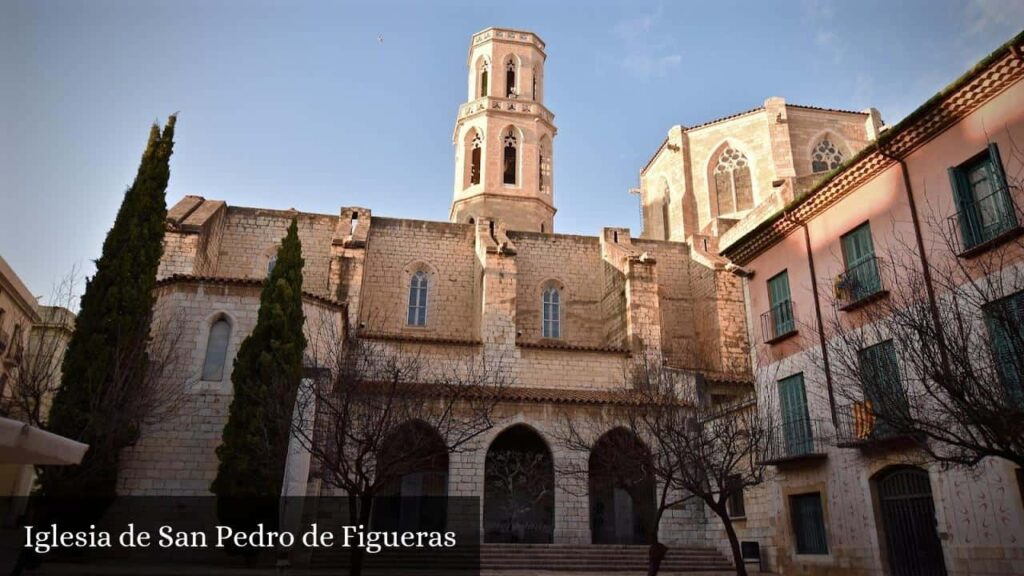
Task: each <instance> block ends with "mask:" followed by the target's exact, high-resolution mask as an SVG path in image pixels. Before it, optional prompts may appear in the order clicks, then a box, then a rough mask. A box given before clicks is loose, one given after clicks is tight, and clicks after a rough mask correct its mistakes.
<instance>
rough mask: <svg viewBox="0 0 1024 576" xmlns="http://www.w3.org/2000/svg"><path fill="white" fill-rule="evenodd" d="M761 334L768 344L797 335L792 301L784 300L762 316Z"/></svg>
mask: <svg viewBox="0 0 1024 576" xmlns="http://www.w3.org/2000/svg"><path fill="white" fill-rule="evenodd" d="M761 333H762V334H763V335H764V341H765V343H768V344H770V343H772V342H776V341H778V340H781V339H783V338H785V337H786V336H789V335H790V334H796V315H794V314H793V301H792V300H783V301H782V302H779V303H778V304H776V305H775V306H772V307H771V308H769V309H768V311H767V312H765V313H764V314H761Z"/></svg>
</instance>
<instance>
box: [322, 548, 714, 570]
mask: <svg viewBox="0 0 1024 576" xmlns="http://www.w3.org/2000/svg"><path fill="white" fill-rule="evenodd" d="M648 552H649V549H648V547H647V546H645V545H624V544H620V545H592V546H587V545H570V544H483V545H481V546H480V556H479V561H480V568H481V569H483V570H489V571H494V570H527V571H539V570H551V571H569V570H590V571H596V572H625V571H634V572H635V571H640V572H643V571H646V568H647V558H648ZM475 560H476V558H475V551H473V550H461V549H460V550H414V551H390V552H389V553H388V554H386V555H382V556H367V557H366V560H365V562H366V564H365V565H366V567H367V568H371V567H372V568H376V569H387V568H403V567H409V566H411V565H413V566H424V565H425V564H428V565H430V567H434V566H435V565H436V566H437V567H438V568H440V567H442V566H451V567H453V568H454V567H459V566H466V565H467V562H469V564H470V565H472V563H473V562H475ZM347 562H348V550H346V549H331V550H324V551H321V552H318V553H317V554H315V555H314V556H313V562H312V564H313V568H327V567H335V566H342V565H344V564H346V563H347ZM731 567H732V562H730V561H729V560H728V559H727V558H726V557H725V556H723V555H722V554H721V553H720V552H719V551H718V550H716V549H713V548H702V547H696V546H685V547H670V548H669V551H668V554H667V555H666V557H665V559H664V561H663V562H662V565H661V568H662V570H664V571H666V572H700V571H720V570H729V569H731Z"/></svg>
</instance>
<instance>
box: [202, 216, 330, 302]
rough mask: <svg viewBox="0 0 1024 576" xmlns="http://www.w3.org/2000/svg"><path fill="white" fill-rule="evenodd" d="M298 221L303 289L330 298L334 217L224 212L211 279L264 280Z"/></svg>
mask: <svg viewBox="0 0 1024 576" xmlns="http://www.w3.org/2000/svg"><path fill="white" fill-rule="evenodd" d="M293 217H294V218H297V220H298V230H299V241H301V242H302V258H303V259H304V260H305V262H306V263H305V266H304V267H303V270H302V288H303V290H306V291H308V292H311V293H313V294H317V295H320V296H325V297H329V296H330V293H329V291H328V282H327V278H328V272H329V269H330V262H331V259H330V256H331V254H330V248H331V239H332V238H333V235H334V229H335V226H336V224H337V219H338V218H337V216H327V215H323V214H307V213H300V212H290V211H284V210H263V209H258V208H237V207H229V208H228V209H227V214H226V219H227V222H226V223H225V225H224V231H223V233H222V236H221V241H220V243H219V244H220V254H219V258H218V261H217V265H216V267H215V268H213V269H211V270H210V272H211V275H213V276H219V277H228V278H264V277H265V276H266V274H267V264H268V262H269V261H270V258H271V257H272V256H274V255H276V254H277V248H278V247H279V246H280V244H281V239H282V238H284V236H285V233H287V231H288V225H289V224H291V221H292V218H293Z"/></svg>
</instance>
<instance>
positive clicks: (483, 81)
mask: <svg viewBox="0 0 1024 576" xmlns="http://www.w3.org/2000/svg"><path fill="white" fill-rule="evenodd" d="M475 68H476V89H475V90H474V97H475V98H483V97H485V96H490V95H491V84H492V80H491V59H490V58H488V57H486V56H480V57H479V58H477V59H476V65H475Z"/></svg>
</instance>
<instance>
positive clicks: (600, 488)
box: [588, 428, 655, 544]
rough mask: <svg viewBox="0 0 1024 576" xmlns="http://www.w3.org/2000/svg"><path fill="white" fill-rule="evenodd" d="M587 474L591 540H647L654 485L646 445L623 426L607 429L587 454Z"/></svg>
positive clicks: (648, 538)
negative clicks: (588, 459)
mask: <svg viewBox="0 0 1024 576" xmlns="http://www.w3.org/2000/svg"><path fill="white" fill-rule="evenodd" d="M588 476H589V477H588V484H589V486H588V487H589V490H588V492H589V498H590V533H591V541H592V543H594V544H647V543H649V542H650V536H651V535H650V531H651V526H652V523H653V520H654V513H655V488H654V476H653V474H652V471H651V455H650V451H649V450H648V449H647V446H645V445H644V443H643V442H641V441H640V439H639V438H637V437H636V436H635V435H633V433H632V432H629V431H628V430H626V429H624V428H615V429H613V430H610V431H608V432H606V433H605V434H604V435H603V436H601V438H599V439H598V441H597V442H596V443H595V444H594V448H593V450H592V451H591V453H590V462H589V467H588Z"/></svg>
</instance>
